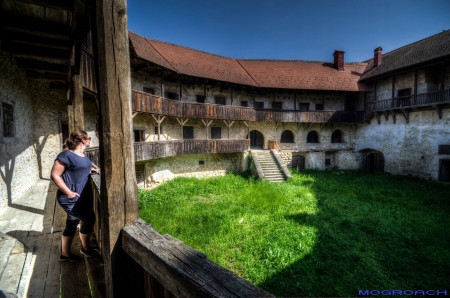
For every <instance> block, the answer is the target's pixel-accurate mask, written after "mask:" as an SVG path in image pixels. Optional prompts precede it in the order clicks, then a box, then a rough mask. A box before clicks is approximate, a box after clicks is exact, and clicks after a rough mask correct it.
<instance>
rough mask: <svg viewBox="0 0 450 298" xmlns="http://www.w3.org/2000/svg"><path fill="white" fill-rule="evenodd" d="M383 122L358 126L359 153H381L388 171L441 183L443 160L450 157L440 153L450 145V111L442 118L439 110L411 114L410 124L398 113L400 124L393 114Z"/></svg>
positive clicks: (381, 118)
mask: <svg viewBox="0 0 450 298" xmlns="http://www.w3.org/2000/svg"><path fill="white" fill-rule="evenodd" d="M380 120H381V124H378V122H377V120H376V119H375V118H373V119H372V120H371V123H370V125H358V129H357V132H356V140H357V141H356V149H357V151H361V150H367V149H372V150H377V151H380V152H381V153H382V154H383V155H384V159H385V168H384V169H385V171H386V172H390V173H393V174H411V175H415V176H419V177H423V178H432V179H435V180H437V179H438V171H439V160H440V159H449V158H450V156H448V155H438V154H437V153H438V146H439V145H441V144H450V129H449V127H450V126H449V125H450V109H449V108H445V109H443V110H442V119H439V116H438V113H437V112H436V111H435V110H425V111H411V112H410V114H409V123H406V120H405V118H404V117H403V115H402V114H397V121H396V124H394V123H393V119H392V115H391V116H390V117H389V120H387V121H386V119H385V118H384V116H383V117H380Z"/></svg>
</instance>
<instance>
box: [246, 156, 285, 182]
mask: <svg viewBox="0 0 450 298" xmlns="http://www.w3.org/2000/svg"><path fill="white" fill-rule="evenodd" d="M252 154H253V155H256V156H257V159H258V162H259V164H260V166H261V169H262V172H263V174H264V178H266V179H267V180H268V181H270V182H283V181H285V180H286V177H285V176H284V174H283V171H282V170H281V167H280V166H279V165H278V163H277V161H276V160H275V158H274V157H273V155H272V153H271V152H270V151H266V150H261V151H252Z"/></svg>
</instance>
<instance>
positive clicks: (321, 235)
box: [258, 171, 450, 297]
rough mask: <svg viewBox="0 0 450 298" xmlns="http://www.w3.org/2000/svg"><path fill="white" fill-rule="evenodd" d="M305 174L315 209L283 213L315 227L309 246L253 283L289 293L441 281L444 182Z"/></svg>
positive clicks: (444, 270) (353, 292) (445, 248)
mask: <svg viewBox="0 0 450 298" xmlns="http://www.w3.org/2000/svg"><path fill="white" fill-rule="evenodd" d="M341 173H342V172H341ZM308 174H309V175H312V176H314V177H315V179H314V181H310V183H311V185H310V190H311V191H312V192H313V193H314V195H315V196H316V198H317V212H316V214H305V213H298V214H292V215H289V216H286V217H285V218H286V219H287V220H289V221H294V222H296V223H297V224H299V225H304V226H312V227H315V228H316V230H317V232H316V235H315V237H316V238H315V239H316V241H315V244H314V246H313V248H312V252H311V253H310V254H309V255H307V256H306V257H304V258H302V259H300V260H298V261H296V262H294V263H292V264H290V265H288V266H287V267H285V268H284V269H283V270H280V271H278V272H277V273H276V274H273V275H272V276H270V277H269V278H267V279H266V280H265V281H264V282H262V283H260V284H258V286H259V287H261V288H263V289H265V290H267V291H269V292H271V293H272V294H274V295H276V296H292V297H299V296H301V297H304V296H328V297H329V296H358V290H366V289H368V290H373V289H378V290H384V289H386V290H398V289H401V290H429V289H430V290H431V289H433V290H438V289H439V290H445V289H447V288H448V285H449V284H448V280H450V267H449V265H448V264H450V251H449V247H450V232H449V230H448V226H449V225H450V220H449V217H448V213H449V211H450V201H449V200H448V193H449V190H450V187H449V186H448V185H442V184H439V183H435V182H430V181H424V180H420V179H414V178H411V177H403V176H398V177H397V176H391V175H387V174H379V175H372V176H370V177H368V176H367V175H365V174H361V173H353V174H352V173H350V174H349V173H343V174H342V175H340V176H336V178H335V179H332V180H331V181H327V182H324V181H322V180H323V179H326V178H327V176H326V175H330V173H324V172H318V171H312V172H310V173H308ZM328 178H329V176H328ZM328 180H330V179H328ZM367 182H370V183H369V184H368V183H367Z"/></svg>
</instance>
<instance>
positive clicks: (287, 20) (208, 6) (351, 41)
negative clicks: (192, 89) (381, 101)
mask: <svg viewBox="0 0 450 298" xmlns="http://www.w3.org/2000/svg"><path fill="white" fill-rule="evenodd" d="M128 28H129V30H131V31H133V32H135V33H137V34H140V35H142V36H145V37H149V38H152V39H157V40H161V41H166V42H170V43H175V44H179V45H183V46H186V47H190V48H194V49H198V50H202V51H206V52H209V53H213V54H217V55H222V56H226V57H231V58H247V59H282V60H310V61H332V60H333V56H332V54H333V52H334V50H336V49H340V50H344V51H345V61H346V62H361V61H364V60H367V59H369V58H372V57H373V50H374V49H375V48H377V47H378V46H381V47H383V53H386V52H389V51H392V50H394V49H396V48H399V47H401V46H404V45H407V44H409V43H412V42H414V41H417V40H420V39H423V38H425V37H428V36H430V35H434V34H437V33H440V32H442V31H443V30H449V29H450V0H389V1H385V0H370V1H369V0H341V1H337V0H336V1H332V0H322V1H321V0H220V1H218V0H156V1H155V0H153V1H140V0H128Z"/></svg>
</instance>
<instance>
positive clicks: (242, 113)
mask: <svg viewBox="0 0 450 298" xmlns="http://www.w3.org/2000/svg"><path fill="white" fill-rule="evenodd" d="M132 109H133V111H135V112H142V113H150V114H157V115H164V116H171V117H178V118H196V119H213V120H215V119H217V120H235V121H261V122H266V121H270V122H294V123H300V122H304V123H327V122H331V123H363V122H364V112H363V111H359V112H347V111H295V110H271V109H254V108H248V107H238V106H230V105H216V104H204V103H191V102H182V101H178V100H171V99H167V98H162V97H157V96H153V95H150V94H147V93H144V92H139V91H135V90H133V91H132ZM356 121H360V122H356Z"/></svg>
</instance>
